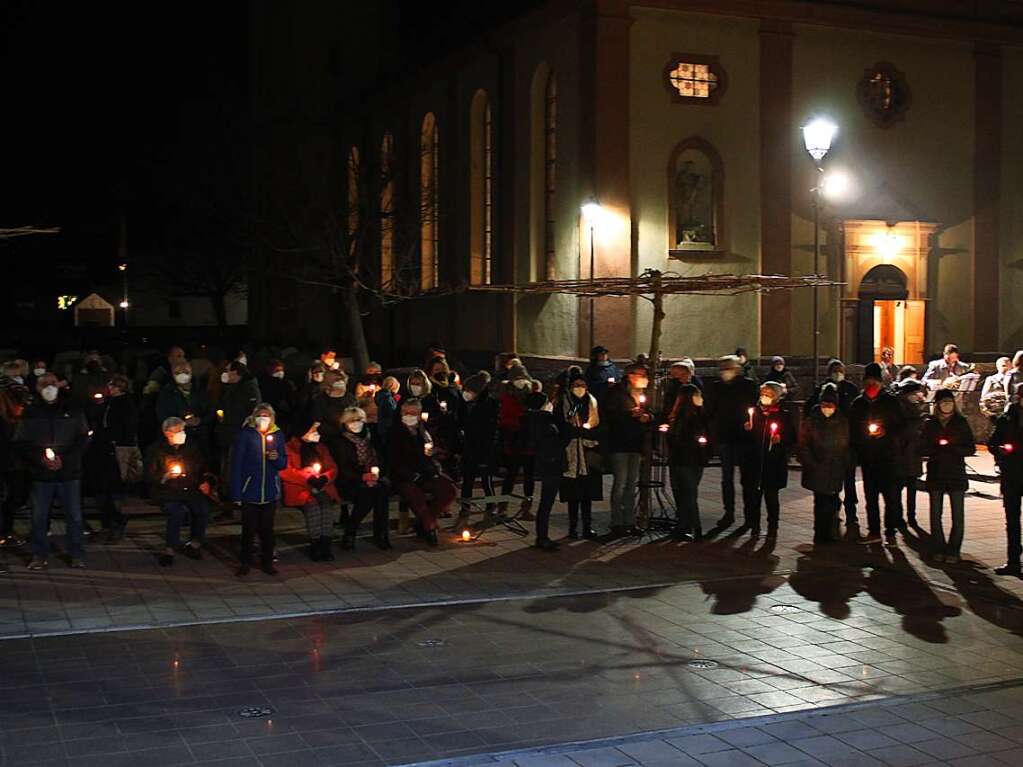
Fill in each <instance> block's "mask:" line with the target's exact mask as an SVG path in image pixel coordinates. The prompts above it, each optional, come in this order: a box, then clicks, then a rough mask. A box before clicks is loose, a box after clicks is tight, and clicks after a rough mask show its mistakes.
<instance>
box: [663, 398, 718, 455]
mask: <svg viewBox="0 0 1023 767" xmlns="http://www.w3.org/2000/svg"><path fill="white" fill-rule="evenodd" d="M701 438H702V440H703V441H702V442H701ZM667 441H668V463H670V464H671V465H672V466H706V465H707V462H708V461H709V460H710V456H711V455H712V454H713V452H714V449H713V447H712V446H711V433H710V419H709V418H708V417H707V412H706V408H696V407H692V406H689V407H685V408H682V407H680V408H679V411H678V413H677V414H676V415H675V420H674V421H673V422H672V424H671V427H670V428H669V429H668V439H667Z"/></svg>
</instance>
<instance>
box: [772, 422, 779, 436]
mask: <svg viewBox="0 0 1023 767" xmlns="http://www.w3.org/2000/svg"><path fill="white" fill-rule="evenodd" d="M777 431H778V424H777V423H774V422H772V423H771V434H775V433H776V432H777Z"/></svg>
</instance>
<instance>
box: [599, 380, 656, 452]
mask: <svg viewBox="0 0 1023 767" xmlns="http://www.w3.org/2000/svg"><path fill="white" fill-rule="evenodd" d="M601 401H602V402H603V404H602V406H601V414H602V415H603V418H602V421H603V423H604V426H605V427H606V432H605V434H606V452H608V453H642V452H643V443H644V441H645V440H646V437H647V434H648V433H649V432H650V429H651V428H652V424H653V421H652V420H651V421H650V422H649V423H643V422H642V421H640V420H639V418H637V417H636V415H634V413H635V412H636V408H637V407H638V406H639V405H638V403H637V402H636V400H635V398H634V397H633V396H632V394H631V393H630V391H629V387H628V385H626V384H622V385H620V386H613V387H611V388H610V389H608V391H607V394H606V395H605V396H604V399H603V400H600V399H599V398H598V402H601Z"/></svg>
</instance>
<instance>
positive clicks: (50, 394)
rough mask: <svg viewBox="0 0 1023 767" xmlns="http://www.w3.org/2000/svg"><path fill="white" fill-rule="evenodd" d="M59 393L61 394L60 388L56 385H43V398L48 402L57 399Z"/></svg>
mask: <svg viewBox="0 0 1023 767" xmlns="http://www.w3.org/2000/svg"><path fill="white" fill-rule="evenodd" d="M57 394H59V390H58V389H57V387H56V386H44V387H43V391H42V395H43V399H44V400H46V401H47V402H53V401H54V400H55V399H57Z"/></svg>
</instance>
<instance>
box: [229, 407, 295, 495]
mask: <svg viewBox="0 0 1023 767" xmlns="http://www.w3.org/2000/svg"><path fill="white" fill-rule="evenodd" d="M271 440H273V441H272V442H271ZM271 450H276V451H277V458H276V459H271V458H270V457H269V453H270V451H271ZM287 465H288V451H287V443H286V442H285V437H284V432H282V431H281V430H280V429H278V428H277V426H276V425H275V426H273V427H272V428H271V430H270V432H269V433H268V434H266V435H265V436H264V435H263V434H261V433H260V432H259V431H258V430H257V429H256V428H255V427H253V426H245V427H243V428H242V430H241V431H239V432H238V436H237V437H236V438H235V441H234V448H233V450H232V451H231V500H232V501H235V502H236V503H259V504H263V503H274V502H275V501H277V500H278V499H279V498H280V497H281V480H280V476H279V474H280V471H281V470H282V469H284V468H285V467H286V466H287Z"/></svg>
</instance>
